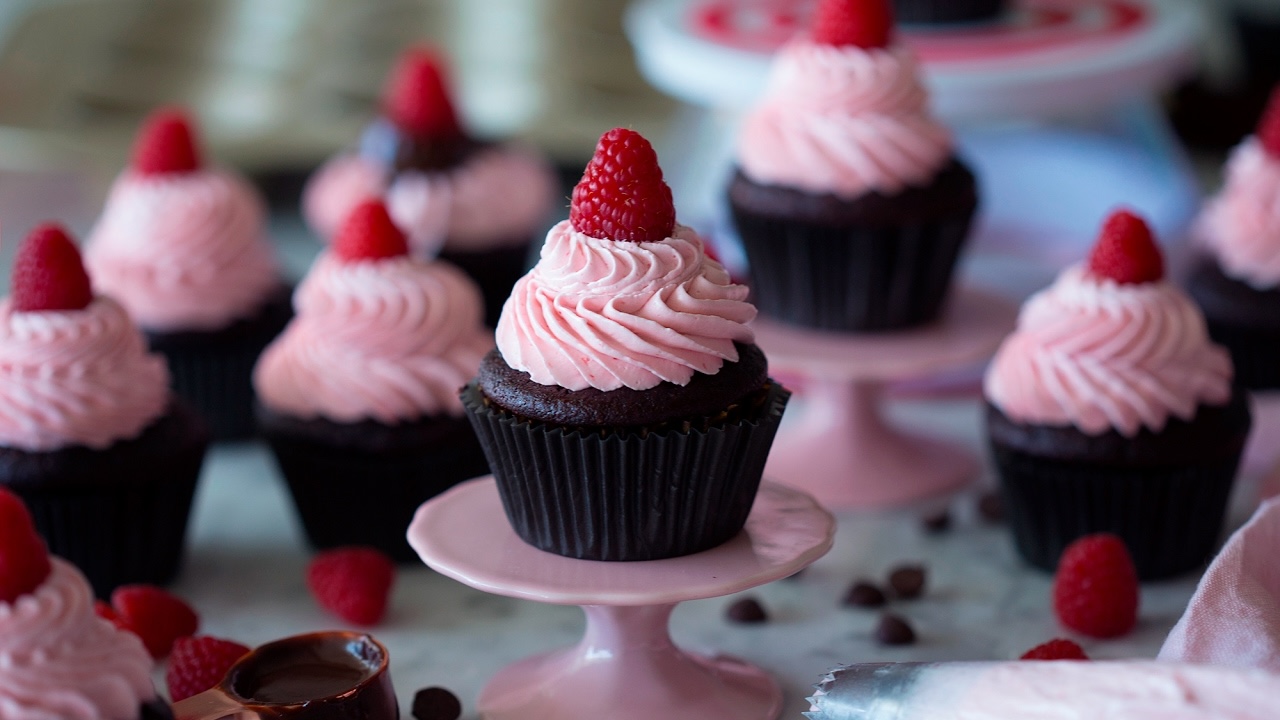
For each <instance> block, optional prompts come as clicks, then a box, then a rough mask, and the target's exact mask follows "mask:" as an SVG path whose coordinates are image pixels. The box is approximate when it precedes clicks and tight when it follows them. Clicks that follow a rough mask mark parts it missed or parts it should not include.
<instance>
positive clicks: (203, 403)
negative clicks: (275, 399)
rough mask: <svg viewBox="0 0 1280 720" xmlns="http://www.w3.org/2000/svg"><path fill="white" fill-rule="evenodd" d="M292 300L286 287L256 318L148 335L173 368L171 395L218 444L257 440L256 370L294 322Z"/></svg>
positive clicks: (272, 298) (276, 294)
mask: <svg viewBox="0 0 1280 720" xmlns="http://www.w3.org/2000/svg"><path fill="white" fill-rule="evenodd" d="M291 296H292V290H291V289H290V288H288V287H282V288H280V289H279V290H278V291H277V292H276V293H275V294H273V295H272V297H271V299H270V301H269V302H268V303H267V304H266V305H265V306H263V308H262V310H261V311H259V312H258V314H257V315H255V316H253V317H251V318H248V319H245V320H240V321H237V322H236V323H234V324H233V325H231V326H230V327H227V328H223V329H221V330H214V331H210V332H197V331H184V332H172V333H159V332H148V333H147V340H148V343H149V344H150V346H151V349H152V350H153V351H154V352H158V353H161V354H162V355H164V357H165V359H166V360H167V361H168V363H169V374H170V376H171V385H172V387H173V391H174V392H175V393H177V394H178V395H179V396H180V397H182V398H183V399H185V400H186V401H187V402H189V403H191V405H192V406H193V407H194V408H195V409H196V411H197V412H199V413H200V415H201V416H202V417H204V419H205V422H207V423H208V425H209V429H210V431H211V432H212V433H213V438H214V439H215V440H243V439H245V438H249V437H252V436H253V435H254V433H255V431H256V425H255V422H254V417H253V402H254V393H253V366H254V365H255V364H256V363H257V362H258V356H259V355H261V354H262V351H263V349H264V348H266V346H267V345H268V344H269V343H270V342H271V341H272V340H273V339H274V338H275V337H276V336H277V335H279V334H280V332H281V331H282V330H284V327H285V325H287V324H288V323H289V320H290V318H292V317H293V307H292V303H291Z"/></svg>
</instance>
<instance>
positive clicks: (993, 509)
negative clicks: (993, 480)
mask: <svg viewBox="0 0 1280 720" xmlns="http://www.w3.org/2000/svg"><path fill="white" fill-rule="evenodd" d="M978 514H979V515H981V516H982V519H983V520H985V521H986V522H988V523H992V524H996V523H1002V522H1004V498H1002V497H1000V493H998V492H995V491H994V490H993V491H991V492H987V493H983V494H982V497H980V498H978Z"/></svg>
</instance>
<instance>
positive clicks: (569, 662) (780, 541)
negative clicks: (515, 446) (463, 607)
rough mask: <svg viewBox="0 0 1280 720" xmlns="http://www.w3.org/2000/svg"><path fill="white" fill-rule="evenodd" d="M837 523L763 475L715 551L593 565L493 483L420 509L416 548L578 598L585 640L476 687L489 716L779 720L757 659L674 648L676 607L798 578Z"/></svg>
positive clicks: (544, 594) (476, 573)
mask: <svg viewBox="0 0 1280 720" xmlns="http://www.w3.org/2000/svg"><path fill="white" fill-rule="evenodd" d="M834 534H835V521H834V519H833V518H832V517H831V515H830V514H829V513H827V512H826V511H825V510H823V509H822V508H821V507H819V506H818V504H817V503H816V502H814V500H813V498H811V497H809V496H808V495H805V494H804V493H802V492H798V491H796V490H792V489H789V488H786V487H783V486H781V485H776V484H772V483H767V482H766V483H764V484H763V485H762V486H761V488H760V494H759V495H758V496H757V497H756V502H755V507H754V508H753V509H752V511H751V516H750V518H748V520H747V526H746V529H745V530H743V532H742V533H740V534H739V535H738V536H737V537H735V538H734V539H732V540H730V541H729V542H727V543H725V544H724V545H721V546H720V547H717V548H713V549H711V550H708V551H706V552H702V553H698V554H696V555H687V556H685V557H679V558H672V559H669V560H652V561H647V562H597V561H591V560H574V559H572V558H566V557H561V556H559V555H554V554H552V553H548V552H543V551H542V550H538V549H536V548H534V547H533V546H531V545H528V544H526V543H525V542H524V541H523V540H521V539H520V538H519V537H518V536H517V535H516V534H515V531H513V530H512V529H511V525H510V523H508V522H507V518H506V514H505V513H504V512H503V510H502V502H501V500H500V499H499V498H498V490H497V485H496V484H495V483H494V481H493V479H492V478H481V479H478V480H472V481H470V482H467V483H464V484H462V485H459V486H457V487H455V488H454V489H452V490H450V491H449V492H447V493H445V494H443V495H440V496H439V497H437V498H435V499H433V500H431V501H429V502H427V503H426V504H424V505H423V506H422V507H421V508H419V509H418V513H417V515H416V516H415V517H414V520H413V524H412V525H410V526H409V544H410V545H412V546H413V549H414V550H416V551H417V552H418V554H419V555H420V556H421V557H422V561H423V562H425V563H426V564H427V565H429V566H431V568H432V569H434V570H436V571H437V572H439V573H441V574H443V575H448V576H449V577H451V578H454V579H455V580H458V581H459V582H462V583H465V584H467V585H470V586H471V587H474V588H477V589H479V590H484V591H485V592H490V593H494V594H498V595H506V596H508V597H515V598H522V599H525V600H534V601H537V602H544V603H553V604H557V605H581V606H582V608H583V610H585V611H586V614H587V630H586V635H585V636H584V637H583V639H582V641H581V642H579V643H578V645H577V646H575V647H571V648H565V649H562V650H557V651H555V652H550V653H547V654H544V655H538V656H536V657H532V658H529V659H527V660H523V661H521V662H518V663H516V664H514V665H511V666H509V667H507V668H505V669H503V670H502V671H500V672H499V673H498V674H497V676H495V677H494V678H493V679H492V680H491V681H490V682H489V684H488V685H487V686H486V687H485V688H484V690H482V691H481V693H480V700H479V706H480V715H481V717H482V718H485V720H551V719H552V718H555V719H556V720H597V719H598V718H609V719H610V720H654V719H655V718H662V719H663V720H707V719H708V718H716V719H717V720H773V718H776V717H777V716H778V713H779V712H780V710H781V707H782V691H781V690H780V689H779V687H778V684H777V682H775V681H774V680H773V678H771V677H770V676H769V675H768V674H766V673H765V672H764V671H762V670H760V669H759V668H757V667H754V666H752V665H749V664H747V663H745V662H743V661H742V660H738V659H736V658H732V657H725V656H719V655H717V656H703V655H695V654H691V653H687V652H685V651H683V650H681V649H680V648H678V647H676V646H675V644H674V643H672V641H671V636H670V634H669V633H668V630H667V620H668V618H669V617H670V616H671V611H672V610H673V609H674V608H675V606H676V604H677V603H680V602H683V601H685V600H697V599H702V598H713V597H720V596H722V595H728V594H730V593H735V592H739V591H741V590H746V589H748V588H752V587H755V586H757V585H762V584H764V583H767V582H770V581H773V580H777V579H780V578H783V577H786V576H788V575H791V574H793V573H795V572H797V571H799V570H800V569H802V568H804V567H806V566H807V565H809V564H810V563H812V562H813V561H814V560H817V559H818V558H819V557H822V555H824V554H825V553H826V552H827V550H829V549H830V548H831V540H832V537H833V536H834Z"/></svg>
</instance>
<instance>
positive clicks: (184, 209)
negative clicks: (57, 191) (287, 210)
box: [85, 170, 280, 331]
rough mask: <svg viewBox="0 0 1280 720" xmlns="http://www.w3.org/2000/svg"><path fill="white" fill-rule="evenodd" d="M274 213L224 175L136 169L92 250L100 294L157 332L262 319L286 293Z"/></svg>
mask: <svg viewBox="0 0 1280 720" xmlns="http://www.w3.org/2000/svg"><path fill="white" fill-rule="evenodd" d="M264 219H265V209H264V208H263V205H262V202H261V200H260V199H259V198H258V196H257V195H256V193H255V192H254V190H253V189H252V188H251V187H250V186H249V185H248V184H247V183H246V182H245V181H244V180H242V179H241V178H239V177H237V176H235V175H233V174H231V173H229V172H224V171H219V170H199V171H195V172H191V173H185V174H170V175H141V174H138V173H136V172H133V171H131V170H126V171H125V172H124V173H123V174H121V176H120V177H119V178H117V179H116V181H115V184H114V185H113V186H112V188H111V194H110V196H109V197H108V198H107V204H106V208H105V209H104V211H103V214H102V218H101V219H100V220H99V221H98V225H97V227H95V228H94V230H93V233H92V234H91V235H90V236H89V239H88V243H87V246H86V248H85V265H86V267H87V268H88V270H89V273H90V276H91V277H93V279H94V288H95V289H96V290H97V291H98V292H101V293H105V294H107V295H111V296H112V297H115V298H116V299H118V300H119V301H120V302H121V303H123V304H124V306H125V307H126V308H128V310H129V314H130V315H132V316H133V318H134V320H136V321H137V322H138V324H139V325H141V326H142V327H144V328H147V329H148V330H158V331H174V330H215V329H219V328H222V327H225V326H227V325H229V324H231V323H232V322H234V321H235V320H238V319H241V318H244V317H247V316H250V315H252V314H253V313H254V312H255V311H256V310H257V309H258V308H259V307H260V306H261V305H262V303H263V302H264V300H265V299H266V297H267V296H268V295H269V294H270V293H271V291H272V290H274V289H275V288H276V287H278V286H279V285H280V276H279V271H278V268H277V265H276V259H275V255H274V253H273V252H272V249H271V246H270V244H269V242H268V241H267V237H266V234H265V230H264Z"/></svg>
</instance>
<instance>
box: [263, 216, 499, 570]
mask: <svg viewBox="0 0 1280 720" xmlns="http://www.w3.org/2000/svg"><path fill="white" fill-rule="evenodd" d="M407 253H408V246H407V244H406V240H405V237H404V234H403V233H401V232H400V231H399V230H398V229H397V228H396V226H395V225H394V224H393V223H392V221H391V218H390V217H389V216H388V214H387V210H386V207H385V206H384V205H383V204H382V202H381V201H377V200H369V201H366V202H364V203H362V204H360V205H358V206H356V209H355V210H354V211H353V212H352V214H351V217H350V218H348V221H347V224H346V226H344V228H343V230H342V231H341V232H340V233H339V235H338V237H337V238H336V239H335V241H334V245H333V247H332V248H331V249H329V250H327V251H325V252H324V253H322V254H321V255H320V257H319V258H318V259H317V260H316V262H315V265H313V266H312V268H311V270H310V272H309V273H308V274H307V277H306V279H305V280H304V281H303V282H302V284H301V285H300V286H299V288H298V292H297V297H296V304H297V308H298V316H297V317H296V318H294V320H293V321H291V322H290V324H289V326H288V328H287V329H286V330H285V332H284V333H283V334H282V335H281V336H280V337H279V338H278V339H277V340H276V341H275V342H274V343H272V344H271V346H270V347H268V348H267V350H266V351H265V352H264V353H263V354H262V358H261V360H260V361H259V363H258V367H257V369H256V371H255V374H254V384H255V386H256V388H257V393H258V397H259V399H260V403H261V404H260V407H259V421H260V423H261V426H262V434H263V436H264V437H265V438H266V440H267V443H268V444H269V445H270V447H271V450H272V453H273V454H274V455H275V458H276V462H277V464H278V465H279V467H280V470H281V473H282V474H283V475H284V478H285V481H286V482H287V483H288V485H289V489H290V491H291V493H292V495H293V499H294V503H295V505H296V506H297V510H298V515H299V517H300V518H301V520H302V525H303V528H304V529H305V531H306V533H307V538H308V540H309V541H310V542H311V545H312V546H314V547H316V548H332V547H338V546H343V545H368V546H372V547H375V548H378V549H379V550H381V551H383V552H384V553H386V554H387V555H389V556H391V557H392V558H394V559H395V560H397V561H400V562H411V561H415V560H416V559H417V555H416V554H414V552H413V550H412V549H411V548H410V547H409V544H408V542H407V541H406V540H405V531H406V530H407V528H408V527H409V522H410V521H411V520H412V519H413V513H414V511H415V510H417V508H418V506H419V505H421V504H422V503H423V502H426V501H427V500H428V499H430V498H432V497H434V496H435V495H437V494H439V493H441V492H443V491H444V490H447V489H448V488H450V487H452V486H453V485H455V484H457V483H459V482H461V481H463V480H467V479H470V478H473V477H476V476H479V475H485V474H487V473H488V472H489V470H488V464H487V463H486V462H485V457H484V453H483V452H482V451H481V449H480V445H479V443H478V442H477V441H476V437H475V433H474V432H473V431H472V429H471V425H470V423H469V422H468V421H467V419H466V418H465V417H464V416H463V411H462V404H461V402H460V401H459V399H458V389H459V388H461V387H462V386H463V385H464V384H466V383H467V381H468V380H469V379H470V378H471V377H472V376H473V375H474V374H475V372H476V368H477V367H479V365H480V359H481V357H483V356H484V354H485V353H486V352H488V351H489V349H490V348H491V347H493V335H492V333H490V332H489V331H488V330H487V329H485V328H484V326H483V325H482V324H481V310H480V293H479V290H478V289H477V288H476V287H475V283H473V282H472V281H471V280H470V279H469V278H467V276H466V275H464V274H463V273H462V272H461V271H459V270H458V269H457V268H455V267H453V266H452V265H450V264H448V263H445V262H441V261H429V260H422V259H417V258H411V257H409V256H408V254H407Z"/></svg>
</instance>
